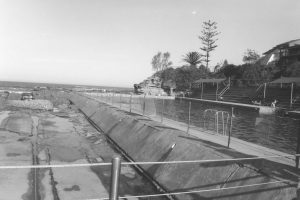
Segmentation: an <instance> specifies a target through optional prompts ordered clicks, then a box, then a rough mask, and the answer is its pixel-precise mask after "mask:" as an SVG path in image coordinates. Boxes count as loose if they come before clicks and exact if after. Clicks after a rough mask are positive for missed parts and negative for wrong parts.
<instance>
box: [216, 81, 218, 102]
mask: <svg viewBox="0 0 300 200" xmlns="http://www.w3.org/2000/svg"><path fill="white" fill-rule="evenodd" d="M218 89H219V83H218V82H217V89H216V101H218Z"/></svg>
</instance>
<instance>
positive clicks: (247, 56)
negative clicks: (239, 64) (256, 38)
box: [243, 49, 260, 64]
mask: <svg viewBox="0 0 300 200" xmlns="http://www.w3.org/2000/svg"><path fill="white" fill-rule="evenodd" d="M259 58H260V55H259V54H258V53H257V52H256V51H255V50H252V49H247V50H246V52H245V53H244V56H243V62H244V63H246V64H254V63H255V62H256V61H258V59H259Z"/></svg>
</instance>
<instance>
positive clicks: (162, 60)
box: [151, 52, 172, 71]
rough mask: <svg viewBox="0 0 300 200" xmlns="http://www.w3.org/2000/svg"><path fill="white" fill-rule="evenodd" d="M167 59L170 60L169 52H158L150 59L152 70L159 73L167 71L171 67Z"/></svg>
mask: <svg viewBox="0 0 300 200" xmlns="http://www.w3.org/2000/svg"><path fill="white" fill-rule="evenodd" d="M169 59H170V53H169V52H165V53H161V52H158V53H157V54H156V55H155V56H153V58H152V62H151V65H152V69H153V70H155V71H161V70H165V69H167V68H168V67H170V66H171V65H172V62H171V61H169Z"/></svg>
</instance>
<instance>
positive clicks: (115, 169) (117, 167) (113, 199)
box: [109, 156, 121, 200]
mask: <svg viewBox="0 0 300 200" xmlns="http://www.w3.org/2000/svg"><path fill="white" fill-rule="evenodd" d="M111 164H112V166H111V181H110V192H109V200H118V199H119V181H120V171H121V159H120V157H118V156H116V157H114V158H113V159H112V161H111Z"/></svg>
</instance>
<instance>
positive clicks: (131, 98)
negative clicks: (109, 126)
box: [129, 94, 132, 113]
mask: <svg viewBox="0 0 300 200" xmlns="http://www.w3.org/2000/svg"><path fill="white" fill-rule="evenodd" d="M131 101H132V94H130V100H129V103H130V104H129V112H130V113H131Z"/></svg>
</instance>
